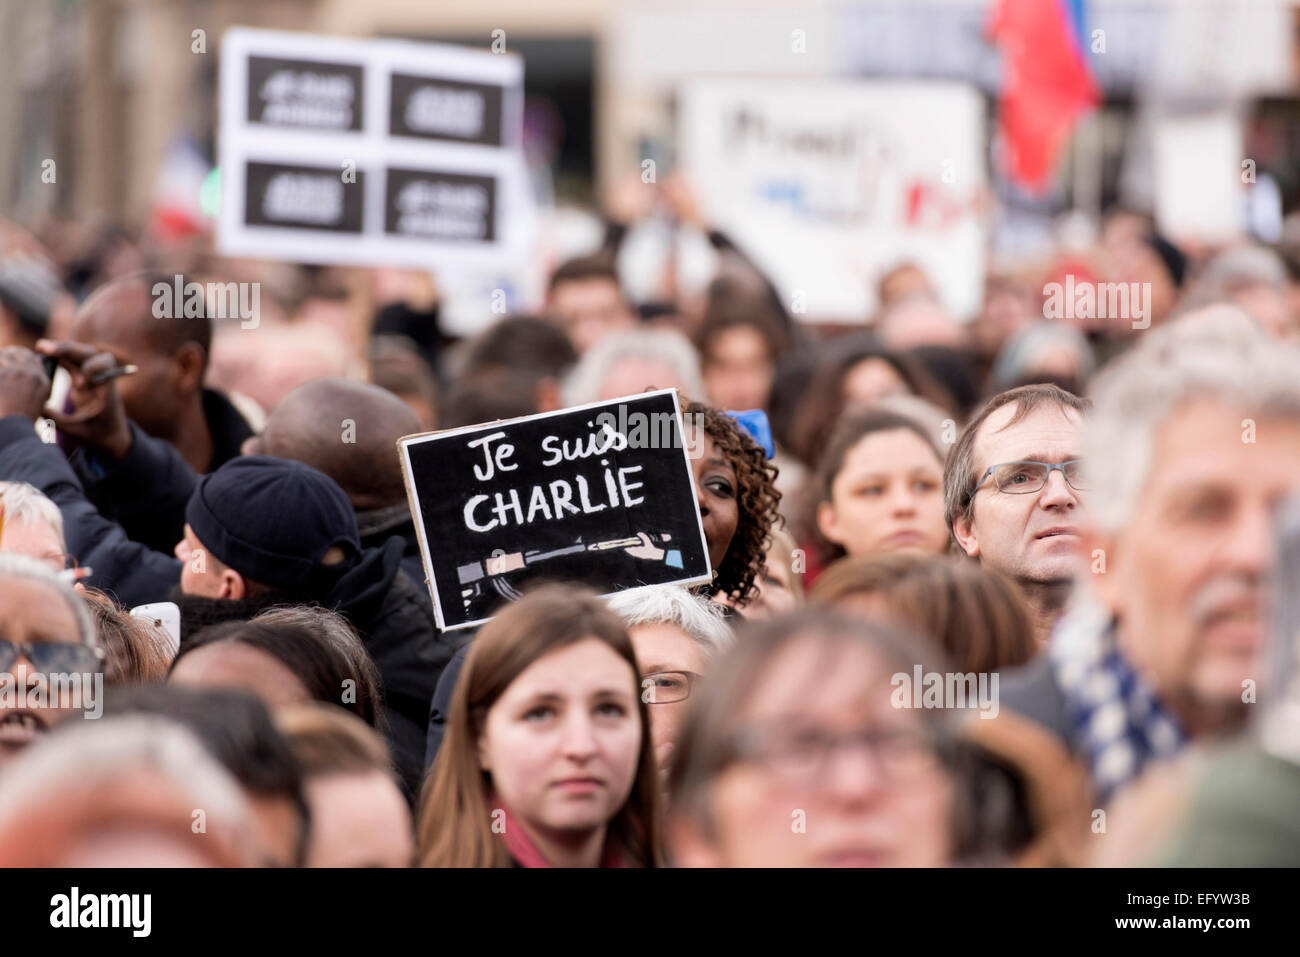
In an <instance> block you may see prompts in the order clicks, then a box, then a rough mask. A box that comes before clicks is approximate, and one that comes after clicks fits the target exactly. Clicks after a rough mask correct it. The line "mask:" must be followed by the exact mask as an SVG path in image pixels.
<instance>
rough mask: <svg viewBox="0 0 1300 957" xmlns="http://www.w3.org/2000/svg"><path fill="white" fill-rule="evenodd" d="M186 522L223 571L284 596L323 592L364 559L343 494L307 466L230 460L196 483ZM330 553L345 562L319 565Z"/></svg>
mask: <svg viewBox="0 0 1300 957" xmlns="http://www.w3.org/2000/svg"><path fill="white" fill-rule="evenodd" d="M185 521H186V522H188V523H189V526H190V528H191V529H193V530H194V534H195V536H196V537H197V538H198V540H199V541H200V542H202V543H203V547H204V548H206V549H207V550H208V551H209V552H210V553H211V554H212V555H214V556H215V557H217V558H218V559H220V560H221V561H222V562H224V563H225V564H226V565H229V566H230V567H231V568H233V569H234V570H235V571H237V572H239V574H241V575H243V576H244V577H245V578H247V579H249V580H250V581H254V582H260V583H261V584H263V585H269V586H271V587H272V588H277V589H282V590H285V591H300V592H301V591H305V590H311V589H314V588H317V587H328V586H329V584H330V583H331V582H332V581H333V580H334V579H336V578H337V577H338V576H339V575H340V574H341V573H342V572H344V571H346V570H347V569H348V568H350V567H351V566H352V565H353V563H354V562H355V560H356V557H357V555H359V554H360V552H361V539H360V537H359V535H358V533H357V521H356V518H355V516H354V515H353V512H352V504H351V503H350V502H349V501H348V497H347V496H346V495H345V494H344V493H343V490H342V489H340V488H339V487H338V486H337V485H336V484H334V481H333V480H332V479H330V478H329V477H328V476H327V475H325V474H324V473H323V472H318V471H317V470H316V469H314V468H312V467H311V466H309V465H303V464H302V463H301V462H293V461H290V460H288V459H277V458H273V457H271V456H269V455H246V456H243V457H241V458H236V459H231V460H230V461H229V462H227V463H226V464H225V465H223V466H222V467H221V468H219V469H217V470H216V471H215V472H212V473H210V474H208V475H205V476H203V478H201V479H199V483H198V485H197V486H196V487H195V489H194V494H193V495H191V496H190V500H189V504H188V505H187V506H186V507H185ZM335 547H338V548H341V549H342V550H343V556H344V557H343V561H342V562H339V563H337V564H332V565H321V559H322V558H324V557H325V554H326V553H327V552H328V551H329V550H330V549H331V548H335Z"/></svg>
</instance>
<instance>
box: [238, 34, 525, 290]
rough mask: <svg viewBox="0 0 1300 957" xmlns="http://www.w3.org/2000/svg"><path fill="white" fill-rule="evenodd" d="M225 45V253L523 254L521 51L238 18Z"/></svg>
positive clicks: (433, 258)
mask: <svg viewBox="0 0 1300 957" xmlns="http://www.w3.org/2000/svg"><path fill="white" fill-rule="evenodd" d="M221 52H222V58H221V126H220V136H221V138H220V164H221V179H222V188H221V215H220V218H219V225H218V231H217V249H218V251H219V252H221V253H223V254H225V255H233V256H254V257H262V258H270V259H291V260H296V261H299V262H318V263H344V264H370V265H390V266H411V267H417V268H425V269H436V268H438V267H440V266H456V267H473V266H477V265H482V266H494V267H500V266H501V265H502V264H503V262H507V261H509V260H512V259H516V258H519V257H521V256H523V255H525V254H526V253H527V251H528V246H529V244H530V242H531V240H532V237H533V235H534V232H535V217H536V213H535V210H534V208H533V202H532V196H531V192H530V188H529V186H528V181H527V175H526V171H525V168H524V160H523V155H522V148H521V137H522V122H523V61H522V60H521V59H520V58H519V57H517V56H514V55H512V54H494V53H490V52H487V51H479V50H470V49H466V48H464V47H458V46H449V45H442V44H431V43H409V42H406V41H401V40H353V39H343V38H338V37H323V36H313V35H310V34H298V33H280V32H276V31H266V30H250V29H245V28H242V27H240V28H235V29H232V30H230V31H228V32H227V33H226V34H225V36H224V37H223V38H222V48H221Z"/></svg>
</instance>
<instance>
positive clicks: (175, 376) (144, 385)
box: [72, 285, 184, 438]
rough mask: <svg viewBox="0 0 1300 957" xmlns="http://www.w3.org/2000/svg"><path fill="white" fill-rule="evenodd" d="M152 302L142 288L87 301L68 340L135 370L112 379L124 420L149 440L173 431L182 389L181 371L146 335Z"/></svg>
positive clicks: (120, 289)
mask: <svg viewBox="0 0 1300 957" xmlns="http://www.w3.org/2000/svg"><path fill="white" fill-rule="evenodd" d="M152 309H153V301H152V300H151V299H150V297H149V295H148V291H147V290H146V289H145V288H144V287H143V286H136V285H130V286H124V287H115V288H114V289H111V290H106V291H105V292H104V293H103V294H102V295H99V296H92V297H91V298H90V299H89V300H87V301H86V304H85V305H84V306H82V308H81V311H80V312H78V313H77V317H76V319H75V320H74V321H73V324H72V340H73V341H74V342H80V343H84V344H86V345H92V346H94V347H95V348H96V349H99V350H100V351H102V352H108V353H112V355H113V357H114V358H115V359H116V360H117V363H118V365H126V364H127V363H130V364H132V365H135V366H136V367H137V368H138V369H139V371H138V372H136V373H135V374H134V375H129V376H122V377H121V378H120V379H118V380H117V391H118V393H119V394H120V395H121V396H122V404H123V405H124V406H125V407H126V414H127V416H128V417H129V418H130V419H131V420H132V421H133V422H135V423H136V424H137V425H139V426H140V428H142V429H144V430H145V432H147V433H149V434H150V435H155V436H161V437H163V438H167V437H169V436H170V435H171V433H172V431H173V430H174V429H175V422H176V418H177V416H178V414H179V408H180V404H181V399H182V392H183V390H184V386H183V384H182V383H181V382H180V381H179V379H180V377H181V372H180V370H179V369H178V368H177V364H176V363H175V362H174V361H173V359H172V357H170V356H167V355H165V354H164V351H165V350H163V349H162V348H160V345H159V342H158V341H156V340H155V339H154V338H153V337H151V336H150V334H149V332H150V329H151V328H152V327H153V325H154V324H155V323H158V322H163V321H165V320H160V319H154V318H153V313H152Z"/></svg>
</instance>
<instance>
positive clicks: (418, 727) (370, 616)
mask: <svg viewBox="0 0 1300 957" xmlns="http://www.w3.org/2000/svg"><path fill="white" fill-rule="evenodd" d="M402 550H403V543H402V540H401V539H400V538H391V539H389V540H388V542H387V544H386V545H385V546H384V547H383V548H380V549H373V550H369V551H367V552H365V553H364V555H363V558H362V560H361V561H360V562H358V564H357V565H356V567H354V568H353V569H352V570H351V571H349V572H348V573H347V574H346V575H344V576H343V578H342V579H340V581H339V582H338V584H337V585H335V587H334V589H333V590H332V591H331V592H330V594H329V596H328V598H327V600H326V602H323V604H325V605H326V607H329V608H333V609H335V610H336V611H338V612H339V613H340V614H342V615H344V616H346V617H347V619H348V620H349V621H351V622H352V624H353V625H354V626H356V628H357V630H358V631H359V632H360V633H361V637H362V641H363V642H364V643H365V646H366V650H367V651H369V652H370V656H371V657H372V658H373V659H374V660H375V664H376V665H377V666H378V667H379V674H380V677H381V678H382V679H383V682H384V705H385V709H386V710H387V714H388V724H389V729H388V736H389V741H390V743H391V745H392V747H393V751H394V758H395V759H396V761H397V764H398V770H399V771H400V772H401V774H402V777H403V779H404V780H405V782H406V784H407V786H408V788H410V791H409V793H410V794H412V795H414V794H415V793H416V792H417V791H418V789H419V782H420V779H421V778H422V777H423V774H424V754H425V743H426V742H425V739H426V732H427V730H428V724H429V708H430V704H431V702H432V700H433V694H434V689H435V688H437V686H438V679H439V678H440V677H441V676H442V673H443V670H444V669H445V668H446V667H447V663H448V662H449V661H450V660H451V658H452V656H453V655H454V654H455V652H456V650H457V648H458V647H459V646H460V645H461V644H462V643H463V642H464V641H465V639H464V638H463V637H462V636H460V635H458V634H457V633H456V632H440V631H438V628H437V626H436V625H435V623H434V619H433V605H432V603H431V601H430V600H429V594H428V592H427V591H426V590H425V589H424V588H422V587H420V586H417V585H416V584H415V583H414V582H412V581H411V580H410V579H409V578H408V577H407V575H406V573H405V572H404V571H402Z"/></svg>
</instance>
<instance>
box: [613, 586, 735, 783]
mask: <svg viewBox="0 0 1300 957" xmlns="http://www.w3.org/2000/svg"><path fill="white" fill-rule="evenodd" d="M608 601H609V606H610V607H611V608H612V609H614V611H615V612H616V613H617V614H618V616H619V617H620V618H622V619H623V623H624V624H625V625H627V630H628V634H629V635H630V636H631V638H632V647H633V648H634V649H635V651H636V660H637V664H638V665H640V681H641V700H642V701H644V702H645V703H646V706H647V708H648V710H649V712H650V739H651V741H652V743H653V744H654V753H655V764H656V765H658V767H659V773H660V779H661V780H662V781H664V783H666V782H667V774H668V766H669V764H670V762H671V758H672V753H673V749H674V748H675V747H676V745H677V738H678V736H679V734H680V732H681V725H682V721H683V720H685V717H686V712H687V710H688V709H689V708H690V706H691V697H692V695H693V694H694V693H695V692H696V690H697V687H698V685H699V683H700V681H701V678H702V676H703V675H704V674H706V673H707V672H708V671H709V668H710V664H711V662H712V660H713V659H714V658H715V657H716V656H717V655H718V654H719V653H720V652H721V651H723V650H725V649H726V648H729V647H730V646H731V644H732V641H733V640H734V637H733V635H732V632H731V628H730V626H728V625H727V623H726V621H725V620H724V619H723V617H722V608H721V606H720V605H718V604H717V603H715V602H711V601H709V600H708V599H706V598H701V597H699V596H698V595H693V594H691V593H690V592H689V591H687V590H686V589H685V588H682V587H680V586H677V585H661V586H657V587H654V588H638V589H636V590H634V591H625V592H619V593H618V594H616V595H613V596H611V597H610V598H609V600H608Z"/></svg>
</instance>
